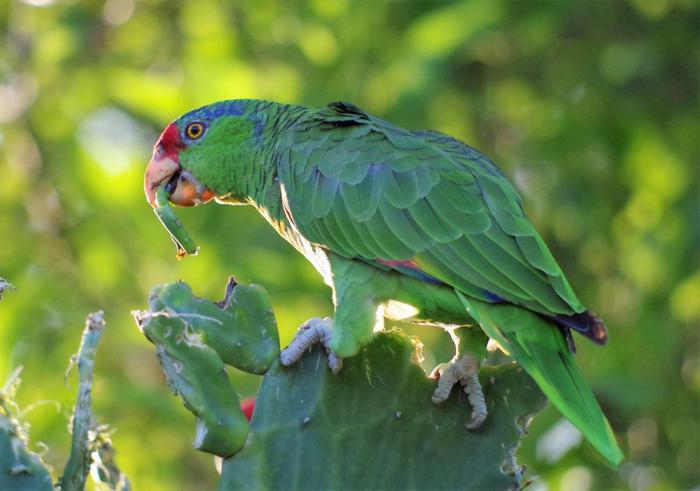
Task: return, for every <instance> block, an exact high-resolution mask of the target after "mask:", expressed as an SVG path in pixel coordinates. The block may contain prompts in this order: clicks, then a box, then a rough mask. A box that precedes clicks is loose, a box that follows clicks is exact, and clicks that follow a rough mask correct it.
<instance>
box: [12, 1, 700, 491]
mask: <svg viewBox="0 0 700 491" xmlns="http://www.w3.org/2000/svg"><path fill="white" fill-rule="evenodd" d="M699 33H700V6H699V5H698V2H697V0H658V1H655V0H629V1H625V0H617V1H612V0H611V1H570V2H551V3H549V2H540V1H538V2H520V1H516V2H506V1H486V0H484V1H474V2H449V1H444V2H443V1H440V2H438V1H435V2H429V1H412V2H403V1H387V2H384V1H366V0H359V1H350V0H333V1H328V0H309V1H306V2H294V1H292V2H282V1H273V0H238V1H230V2H229V1H224V0H198V1H192V2H185V1H182V2H179V1H173V0H138V1H136V0H104V1H103V0H91V1H87V0H85V1H79V0H65V1H61V0H24V1H17V0H0V276H2V277H4V278H6V279H7V280H9V281H10V282H12V283H13V284H14V285H15V286H16V287H17V291H16V292H14V293H10V294H7V295H6V298H4V299H3V302H2V304H0V380H4V379H6V378H7V376H8V375H9V373H10V372H11V370H12V369H13V367H15V366H17V365H23V366H24V372H23V373H24V376H23V378H24V384H23V386H22V390H21V392H20V394H19V399H20V403H21V405H22V406H27V405H29V404H30V403H33V402H37V401H40V400H47V399H48V400H55V401H59V402H60V403H61V404H62V407H63V409H62V410H61V411H59V412H56V410H55V406H54V405H39V406H37V407H36V408H35V409H34V410H33V411H32V412H31V413H29V414H28V415H27V418H28V420H29V422H30V423H31V424H32V428H31V438H32V441H39V440H40V441H43V442H45V443H46V444H47V445H48V446H49V447H50V448H51V452H50V453H49V454H48V455H47V459H48V460H49V461H50V462H51V463H53V464H54V465H55V466H57V467H58V468H60V464H61V463H63V462H65V460H66V455H65V454H63V453H62V452H65V450H66V449H68V448H69V445H68V439H69V436H68V433H67V432H66V424H67V417H68V413H69V411H70V407H71V406H72V403H73V397H74V390H69V389H68V388H66V387H65V386H64V384H63V382H62V380H63V371H64V368H65V366H66V364H67V362H68V358H69V356H70V354H71V352H72V351H73V350H74V348H75V346H76V345H77V340H78V338H79V336H80V331H81V327H82V323H83V322H82V320H83V318H84V316H85V314H86V313H87V312H90V311H94V310H97V309H104V311H105V318H106V320H107V322H108V323H109V324H110V326H111V327H110V329H109V330H108V331H107V332H105V335H104V339H103V340H102V349H101V351H100V353H99V355H98V360H97V366H96V373H95V386H94V394H93V395H94V401H95V412H96V414H97V415H98V419H100V420H102V421H108V422H109V423H110V424H112V425H113V426H114V427H116V428H118V431H117V432H116V433H115V434H114V438H113V439H114V444H115V447H116V448H117V451H118V459H119V460H120V462H121V465H122V467H123V469H124V471H125V472H126V473H127V475H129V477H130V478H131V480H132V482H133V485H134V489H202V488H204V487H212V486H213V483H214V482H215V479H214V476H213V475H212V474H213V463H212V461H211V457H209V456H206V455H204V454H200V453H198V452H195V451H194V450H193V449H192V448H191V444H190V435H191V432H192V425H193V423H192V420H191V417H190V415H189V413H187V412H186V411H185V410H184V408H182V407H181V405H180V403H179V402H178V401H177V399H175V398H173V397H171V396H170V395H169V393H168V389H167V386H166V384H165V383H164V380H163V376H162V373H161V371H160V368H159V367H158V362H157V360H156V357H155V355H154V353H153V350H152V348H151V346H150V345H149V344H148V343H147V341H146V340H145V339H144V338H143V337H142V336H141V334H140V333H139V332H138V330H137V329H136V327H135V326H134V323H133V320H132V319H131V316H130V311H131V310H132V309H136V308H142V307H143V306H144V305H145V304H146V298H147V294H148V291H149V290H150V288H151V287H152V286H153V285H155V284H159V283H165V282H170V281H173V280H174V279H177V278H182V279H184V280H186V281H187V282H188V283H190V284H191V285H192V286H193V288H194V290H195V293H196V294H198V295H200V296H207V297H210V298H211V297H219V296H222V295H223V292H219V291H218V290H219V288H220V285H223V284H224V283H225V280H226V278H227V276H228V275H229V274H232V273H233V274H236V275H238V276H239V277H240V279H241V280H242V281H245V282H257V283H261V284H263V285H264V286H265V287H266V288H267V289H268V291H269V292H270V294H271V298H272V301H273V305H274V307H275V312H276V315H277V319H278V322H279V325H280V334H281V341H282V344H283V345H284V344H285V343H286V342H288V341H289V339H290V338H291V336H292V334H293V332H294V330H295V329H296V326H297V325H298V324H300V323H301V322H302V321H303V320H305V319H306V318H309V317H312V316H323V315H327V314H329V313H330V311H331V304H330V300H329V295H328V291H327V290H326V288H325V287H324V286H323V285H322V283H321V281H320V278H318V277H317V275H316V273H315V272H314V271H313V269H312V268H311V266H309V265H308V264H306V263H305V262H304V260H303V258H301V257H300V256H298V255H296V253H294V252H293V251H292V250H291V248H290V247H289V246H287V245H286V244H284V243H283V242H282V241H281V240H280V239H279V238H277V237H276V236H275V234H274V232H273V231H272V230H270V229H269V227H268V226H267V225H266V224H264V223H263V221H262V220H261V219H260V218H259V217H258V216H256V212H255V211H254V210H251V209H242V208H238V209H231V208H227V207H218V206H215V205H208V206H206V207H202V208H197V209H194V210H182V211H180V212H179V215H180V216H181V218H182V220H183V221H184V222H185V225H186V226H187V228H188V229H189V231H190V233H191V234H192V235H193V237H194V238H195V240H196V241H197V242H198V244H199V245H200V246H201V247H202V249H201V252H200V255H199V256H198V257H197V258H188V259H185V260H183V261H176V260H175V257H174V248H173V246H172V244H171V243H170V242H169V239H168V237H167V234H166V233H165V232H164V230H163V229H162V228H161V227H160V225H159V224H158V222H157V220H156V218H155V216H154V215H153V213H152V211H151V210H150V209H149V208H148V206H147V204H146V202H145V199H144V197H143V192H142V184H141V183H142V175H143V169H144V166H145V163H146V162H147V161H148V158H149V157H150V146H151V145H152V143H153V141H154V140H155V138H156V137H157V135H158V133H159V131H160V129H161V128H163V127H164V126H165V125H166V123H167V122H168V121H169V120H171V119H174V118H175V117H176V116H178V115H179V114H180V113H182V112H184V111H185V110H188V109H191V108H193V107H195V106H198V105H202V104H205V103H209V102H212V101H215V100H218V99H227V98H242V97H255V98H267V99H273V100H278V101H283V102H290V103H300V104H305V105H322V104H325V103H327V102H330V101H333V100H347V101H351V102H354V103H356V104H358V105H359V106H361V107H363V108H365V109H367V110H368V111H370V112H373V113H375V114H378V115H381V116H383V117H385V118H387V119H389V120H391V121H393V122H395V123H397V124H399V125H401V126H404V127H407V128H411V129H419V128H434V129H438V130H441V131H444V132H447V133H450V134H452V135H454V136H456V137H458V138H461V139H463V140H465V141H467V142H469V143H470V144H472V145H474V146H476V147H477V148H480V149H481V150H483V151H484V152H485V153H486V154H487V155H490V156H491V157H492V158H493V159H494V160H495V161H496V162H497V163H499V164H500V166H501V167H502V168H503V169H504V170H505V171H506V173H507V174H508V175H509V176H511V177H512V179H513V180H514V182H515V183H516V185H517V186H518V188H519V189H520V190H521V191H522V194H523V196H524V199H525V203H526V208H527V210H528V212H529V215H530V217H531V218H532V220H533V221H534V222H535V224H536V225H537V227H538V229H539V230H540V232H541V233H542V234H543V236H544V237H545V240H546V241H547V242H548V244H549V245H550V246H551V248H552V250H553V252H554V254H555V256H556V257H557V258H558V259H559V261H560V263H561V265H562V267H563V269H564V270H565V271H566V272H567V273H568V276H569V278H570V280H571V282H572V283H573V285H574V287H575V289H576V290H577V292H578V293H579V296H580V297H581V299H582V300H583V301H584V303H585V304H586V305H588V306H589V307H590V308H592V309H593V310H595V311H597V312H598V313H599V314H600V315H601V316H602V317H603V318H604V319H605V320H606V321H607V323H608V325H609V326H610V331H611V332H610V335H611V336H610V337H611V342H610V344H609V345H608V346H607V347H605V348H597V347H595V346H593V345H591V344H590V343H586V342H584V341H583V340H581V341H580V342H579V354H578V361H579V363H580V365H581V366H582V368H583V371H584V373H585V374H586V377H587V379H588V380H589V382H590V383H591V385H592V386H593V387H594V390H595V392H596V393H597V394H598V396H599V397H600V400H601V403H602V404H603V406H604V407H605V409H606V411H607V414H608V416H609V418H610V420H611V423H612V426H613V427H614V428H615V430H616V431H617V434H618V436H619V439H620V441H621V443H622V445H623V449H624V450H625V451H626V454H627V456H628V460H627V462H626V463H625V464H624V465H623V466H622V467H621V468H620V469H619V471H611V470H609V469H607V468H606V467H605V466H604V465H603V464H602V461H601V460H600V459H599V458H598V457H597V456H596V455H595V452H594V451H593V450H592V449H591V448H590V447H588V446H587V445H577V444H576V442H577V439H576V437H575V435H574V436H573V437H572V438H569V441H571V442H572V443H573V448H572V449H571V450H570V451H569V452H568V453H565V454H564V455H563V456H560V455H558V454H559V453H561V452H560V451H561V450H562V448H556V447H557V445H554V448H553V447H552V442H555V443H556V442H560V443H561V442H563V441H565V440H566V438H564V436H566V435H569V437H570V436H571V435H570V432H568V430H566V427H563V426H561V425H558V424H557V423H558V421H559V418H560V416H559V415H558V414H557V413H556V411H554V410H552V409H549V410H547V411H545V413H544V414H543V415H542V416H540V417H538V418H537V419H536V420H535V422H534V424H533V426H532V428H531V436H530V438H528V439H527V440H526V443H525V446H524V448H523V449H522V450H521V453H520V460H521V461H524V462H528V463H529V464H530V465H529V469H530V473H531V475H533V474H534V475H537V476H539V478H538V479H537V481H536V483H535V484H534V489H552V490H554V489H574V488H573V486H574V485H575V486H576V488H575V489H579V490H584V489H606V488H631V489H635V490H636V489H639V490H646V489H680V488H690V487H692V486H697V485H698V483H700V470H699V469H700V467H699V466H698V462H699V460H700V459H699V456H700V409H699V408H700V329H699V327H700V247H699V244H700V192H699V189H698V181H699V180H700V137H699V135H700V117H699V115H700V107H699V97H700V89H699V88H700V41H699V38H700V34H699ZM417 332H420V333H421V336H422V338H423V339H424V340H426V341H427V342H429V341H431V340H435V339H437V338H439V337H442V334H441V333H440V332H439V331H438V330H435V329H432V330H427V329H420V330H418V331H417ZM428 361H429V362H431V363H433V362H436V361H443V360H437V359H434V358H430V357H428ZM232 376H233V377H234V378H236V379H237V380H236V386H237V387H239V388H243V390H244V394H243V395H249V394H251V393H253V392H254V391H255V388H256V386H257V383H258V381H257V380H256V379H255V378H252V377H250V376H244V375H242V374H239V373H234V374H233V375H232ZM567 432H568V433H567ZM553 436H554V437H553ZM560 446H561V445H560ZM464 458H465V459H467V458H468V456H464Z"/></svg>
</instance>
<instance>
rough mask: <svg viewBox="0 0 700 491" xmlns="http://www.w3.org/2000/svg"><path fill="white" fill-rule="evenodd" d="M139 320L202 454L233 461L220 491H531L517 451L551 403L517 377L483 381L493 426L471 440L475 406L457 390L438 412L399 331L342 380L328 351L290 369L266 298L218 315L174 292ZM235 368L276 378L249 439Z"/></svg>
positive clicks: (267, 382)
mask: <svg viewBox="0 0 700 491" xmlns="http://www.w3.org/2000/svg"><path fill="white" fill-rule="evenodd" d="M232 299H235V301H234V300H232ZM135 317H136V320H137V323H138V325H139V327H140V328H141V329H142V331H143V332H144V334H146V336H147V337H148V338H149V339H150V340H151V341H152V342H153V343H154V344H155V345H156V347H157V351H158V353H159V356H160V359H161V364H162V366H163V369H164V371H165V373H166V375H167V378H168V380H169V383H170V386H171V388H173V390H174V391H175V392H176V393H178V394H179V395H180V396H181V397H182V398H183V400H184V403H185V406H186V407H187V408H188V409H189V410H190V411H192V412H193V413H194V414H195V416H196V418H197V421H198V436H197V437H196V438H195V446H197V448H200V449H201V450H204V451H207V452H210V453H215V454H217V455H220V456H223V457H227V459H226V460H225V462H224V465H223V474H222V479H221V482H220V487H219V489H220V490H226V491H228V490H237V489H246V490H247V489H446V488H452V489H457V488H458V489H513V488H518V487H519V486H520V485H521V478H522V475H521V474H522V471H521V468H520V467H519V466H518V465H517V464H516V463H515V451H516V449H517V447H518V445H519V444H520V441H521V438H522V437H523V435H524V432H525V428H526V426H527V424H528V423H529V421H530V420H531V418H532V417H533V416H534V414H536V413H537V412H538V411H540V410H541V409H542V408H543V407H544V405H545V398H544V396H543V395H542V393H541V392H540V390H539V389H538V388H537V386H536V385H535V384H534V382H533V381H532V380H531V379H530V377H528V376H527V375H526V374H525V373H523V372H522V371H521V370H520V369H518V368H517V367H516V366H515V365H513V364H507V365H502V366H498V367H485V368H483V369H482V371H481V373H480V378H481V382H482V385H483V388H484V392H485V395H486V399H487V403H488V409H489V416H488V419H487V421H486V423H485V424H484V426H482V427H481V428H480V429H479V431H476V432H471V431H468V430H466V429H465V427H464V424H465V423H466V422H467V421H468V420H469V413H470V411H471V408H470V406H469V404H468V401H467V397H466V396H465V395H464V394H463V393H462V392H460V391H457V390H455V391H454V392H453V395H452V397H451V398H450V399H449V400H448V401H447V403H446V404H443V405H441V406H439V407H438V406H435V405H433V404H432V403H431V401H430V397H431V394H432V392H433V390H434V389H435V381H434V380H432V379H429V378H428V377H427V376H426V375H425V373H424V372H423V370H422V369H421V368H420V367H419V365H418V364H416V362H415V359H416V356H417V353H416V347H415V343H414V342H413V341H412V340H411V339H409V338H408V337H407V336H405V335H403V334H402V333H401V332H400V331H391V332H389V333H382V334H378V335H377V336H375V339H374V340H373V341H372V342H371V343H370V344H369V345H367V346H366V347H365V348H364V349H363V350H362V351H361V352H360V353H359V354H358V355H356V356H354V357H352V358H349V359H346V360H345V364H344V366H343V369H342V370H341V371H340V373H339V374H338V375H332V373H331V372H330V370H328V368H327V356H326V354H325V353H324V352H323V350H322V349H318V348H317V349H314V350H312V351H311V352H310V353H309V354H308V355H307V356H305V357H304V358H302V360H301V361H300V362H298V363H297V364H296V365H294V366H293V367H290V368H284V367H282V366H281V365H280V364H279V362H278V361H277V358H278V356H279V341H278V337H277V328H276V325H275V321H274V316H273V315H272V311H271V308H270V304H269V299H268V298H267V294H266V293H265V292H264V290H263V289H262V288H260V287H257V286H244V285H238V284H236V283H235V282H233V281H232V282H230V283H229V285H228V287H227V294H226V298H225V299H224V301H222V302H218V303H215V302H211V301H208V300H204V299H198V298H197V297H195V296H194V295H193V294H192V292H191V290H190V289H189V287H188V286H187V285H185V284H184V283H174V284H170V285H164V286H162V287H158V288H156V289H154V291H153V292H152V294H151V298H150V310H149V311H146V312H136V313H135ZM224 364H229V365H233V366H237V367H239V368H242V369H244V370H248V371H251V372H253V373H264V372H266V373H265V376H264V379H263V383H262V386H261V389H260V392H259V394H258V396H257V401H256V405H255V412H254V414H253V419H252V422H251V424H250V427H249V425H248V423H247V421H246V420H245V418H244V416H243V415H242V413H241V411H240V409H239V401H238V396H237V394H236V392H235V390H234V388H233V387H231V385H230V383H229V381H228V379H227V378H226V377H225V376H224V373H223V370H224V368H223V367H224Z"/></svg>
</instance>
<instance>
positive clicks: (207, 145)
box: [144, 100, 262, 208]
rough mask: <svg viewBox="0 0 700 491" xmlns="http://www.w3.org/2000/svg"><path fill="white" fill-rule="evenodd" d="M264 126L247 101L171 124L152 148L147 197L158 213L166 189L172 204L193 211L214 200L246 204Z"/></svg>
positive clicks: (219, 104)
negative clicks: (160, 191)
mask: <svg viewBox="0 0 700 491" xmlns="http://www.w3.org/2000/svg"><path fill="white" fill-rule="evenodd" d="M261 127H262V126H261V122H260V118H259V116H258V115H257V114H256V113H255V112H253V111H251V109H250V108H249V104H248V101H240V100H234V101H222V102H217V103H214V104H211V105H208V106H204V107H201V108H199V109H196V110H194V111H191V112H189V113H187V114H185V115H183V116H181V117H180V118H178V119H176V120H175V121H173V122H172V123H170V124H169V125H168V126H167V127H166V128H165V130H164V131H163V133H161V135H160V137H159V138H158V141H157V142H156V144H155V146H154V148H153V156H152V158H151V161H150V162H149V164H148V167H147V168H146V175H145V177H144V191H145V193H146V198H147V199H148V202H149V203H150V205H151V206H152V207H153V208H155V207H156V192H157V190H158V188H159V187H161V186H164V187H165V189H166V191H167V193H168V195H169V200H170V202H171V203H173V204H176V205H179V206H195V205H198V204H201V203H206V202H208V201H211V200H212V199H216V200H217V201H221V202H224V203H227V204H236V203H244V202H245V201H246V198H247V196H246V194H247V182H246V181H247V179H246V178H247V177H248V176H249V175H250V173H251V169H250V168H249V167H251V164H252V158H253V151H254V143H255V141H257V140H259V139H260V133H261Z"/></svg>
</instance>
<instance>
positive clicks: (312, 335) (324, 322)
mask: <svg viewBox="0 0 700 491" xmlns="http://www.w3.org/2000/svg"><path fill="white" fill-rule="evenodd" d="M332 325H333V321H332V320H331V319H329V318H328V317H326V318H325V319H319V318H318V317H315V318H313V319H309V320H308V321H306V322H304V323H303V324H302V325H301V326H300V327H299V330H298V331H297V333H296V335H295V336H294V339H292V342H291V343H289V346H287V347H286V348H284V349H283V350H282V353H280V363H281V364H282V365H284V366H285V367H288V366H291V365H293V364H294V363H296V362H297V361H299V359H300V358H301V357H302V356H304V353H305V352H306V350H308V349H309V348H311V347H313V346H314V345H316V344H322V345H323V347H324V348H325V350H326V353H328V368H330V369H331V372H333V374H334V375H335V374H337V373H338V372H339V371H340V369H341V368H343V358H342V357H340V356H338V355H337V354H335V353H334V352H333V351H332V350H331V335H332V333H333V330H332Z"/></svg>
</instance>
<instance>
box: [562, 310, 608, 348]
mask: <svg viewBox="0 0 700 491" xmlns="http://www.w3.org/2000/svg"><path fill="white" fill-rule="evenodd" d="M553 320H554V321H555V322H556V323H557V324H559V325H560V326H562V327H567V328H569V329H573V330H574V331H576V332H578V333H580V334H582V335H583V336H585V337H587V338H588V339H590V340H591V341H593V342H594V343H596V344H601V345H602V344H606V343H607V342H608V329H607V328H606V327H605V323H603V321H602V320H600V318H598V316H597V315H595V314H594V313H593V312H591V311H590V310H586V311H585V312H581V313H579V314H573V315H557V316H555V317H554V318H553Z"/></svg>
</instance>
